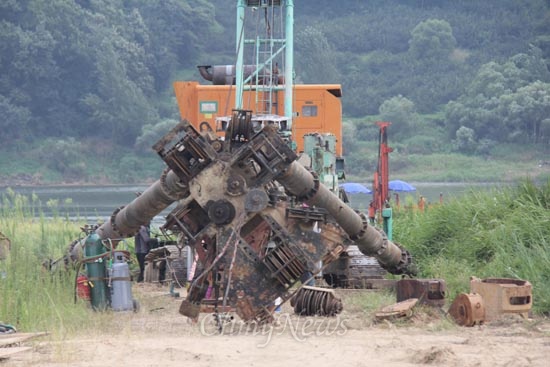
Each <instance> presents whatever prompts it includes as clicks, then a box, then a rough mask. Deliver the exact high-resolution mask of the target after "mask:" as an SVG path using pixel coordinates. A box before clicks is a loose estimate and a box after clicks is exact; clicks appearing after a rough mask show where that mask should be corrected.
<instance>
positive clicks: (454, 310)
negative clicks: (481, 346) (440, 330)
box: [449, 293, 485, 326]
mask: <svg viewBox="0 0 550 367" xmlns="http://www.w3.org/2000/svg"><path fill="white" fill-rule="evenodd" d="M449 315H451V317H452V318H453V319H454V320H455V322H456V323H457V324H458V325H461V326H474V325H481V324H483V323H484V322H485V306H484V303H483V297H481V295H480V294H477V293H469V294H468V293H460V294H459V295H458V296H457V297H456V298H455V300H454V301H453V303H452V304H451V307H450V308H449Z"/></svg>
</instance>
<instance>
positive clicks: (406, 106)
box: [379, 95, 416, 137]
mask: <svg viewBox="0 0 550 367" xmlns="http://www.w3.org/2000/svg"><path fill="white" fill-rule="evenodd" d="M379 113H380V118H381V119H382V120H383V121H390V122H391V123H392V125H391V130H392V132H393V133H395V135H396V136H397V137H399V136H405V135H407V134H408V133H409V130H410V126H411V125H412V124H413V123H414V122H415V120H416V110H415V106H414V103H413V102H412V101H410V100H409V99H407V98H405V97H403V96H402V95H398V96H395V97H392V98H390V99H388V100H386V101H384V102H383V103H382V104H381V105H380V109H379Z"/></svg>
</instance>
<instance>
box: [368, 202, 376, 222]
mask: <svg viewBox="0 0 550 367" xmlns="http://www.w3.org/2000/svg"><path fill="white" fill-rule="evenodd" d="M368 214H369V223H370V224H374V219H375V217H376V209H375V208H374V202H373V201H372V200H371V202H370V204H369V213H368Z"/></svg>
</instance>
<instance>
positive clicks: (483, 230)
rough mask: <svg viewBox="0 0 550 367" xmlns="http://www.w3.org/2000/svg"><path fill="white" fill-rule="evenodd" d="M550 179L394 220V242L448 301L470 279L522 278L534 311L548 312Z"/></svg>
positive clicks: (471, 196)
mask: <svg viewBox="0 0 550 367" xmlns="http://www.w3.org/2000/svg"><path fill="white" fill-rule="evenodd" d="M549 208H550V180H548V181H547V182H546V183H544V184H542V185H540V186H538V187H537V186H536V185H535V184H534V183H533V182H531V181H523V182H522V183H520V184H519V185H518V186H516V187H512V188H506V189H503V190H501V191H496V190H495V191H482V192H471V193H470V194H469V195H466V196H463V197H461V198H459V199H453V200H450V201H449V202H448V203H446V204H445V205H441V206H434V207H430V208H429V210H427V211H426V212H424V213H419V212H405V213H404V214H401V213H400V215H399V216H398V217H396V220H395V222H394V223H395V231H394V238H395V240H396V241H397V242H400V243H402V244H404V245H405V246H406V247H407V248H408V249H409V250H410V251H411V253H412V254H413V255H414V257H415V259H416V261H417V263H418V267H419V269H420V272H421V273H420V276H421V277H427V278H430V277H440V278H443V279H445V280H446V281H447V284H448V288H449V291H450V294H449V297H452V298H454V296H456V294H458V293H460V292H467V291H469V287H468V284H469V277H470V276H477V277H511V278H521V279H525V280H528V281H530V282H531V284H532V285H533V309H534V311H536V312H538V313H545V314H548V313H550V273H549V272H548V269H550V252H549V251H548V248H549V246H550V210H548V209H549Z"/></svg>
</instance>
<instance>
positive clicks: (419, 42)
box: [409, 19, 456, 60]
mask: <svg viewBox="0 0 550 367" xmlns="http://www.w3.org/2000/svg"><path fill="white" fill-rule="evenodd" d="M455 46H456V39H455V38H454V36H453V30H452V28H451V25H450V24H449V23H448V22H447V21H445V20H440V19H428V20H426V21H424V22H421V23H419V24H418V25H417V26H416V27H414V29H413V30H412V32H411V39H410V40H409V52H410V53H411V54H412V55H413V56H414V57H416V58H428V59H435V60H439V59H442V58H447V57H449V55H450V54H451V52H452V51H453V50H454V48H455Z"/></svg>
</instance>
